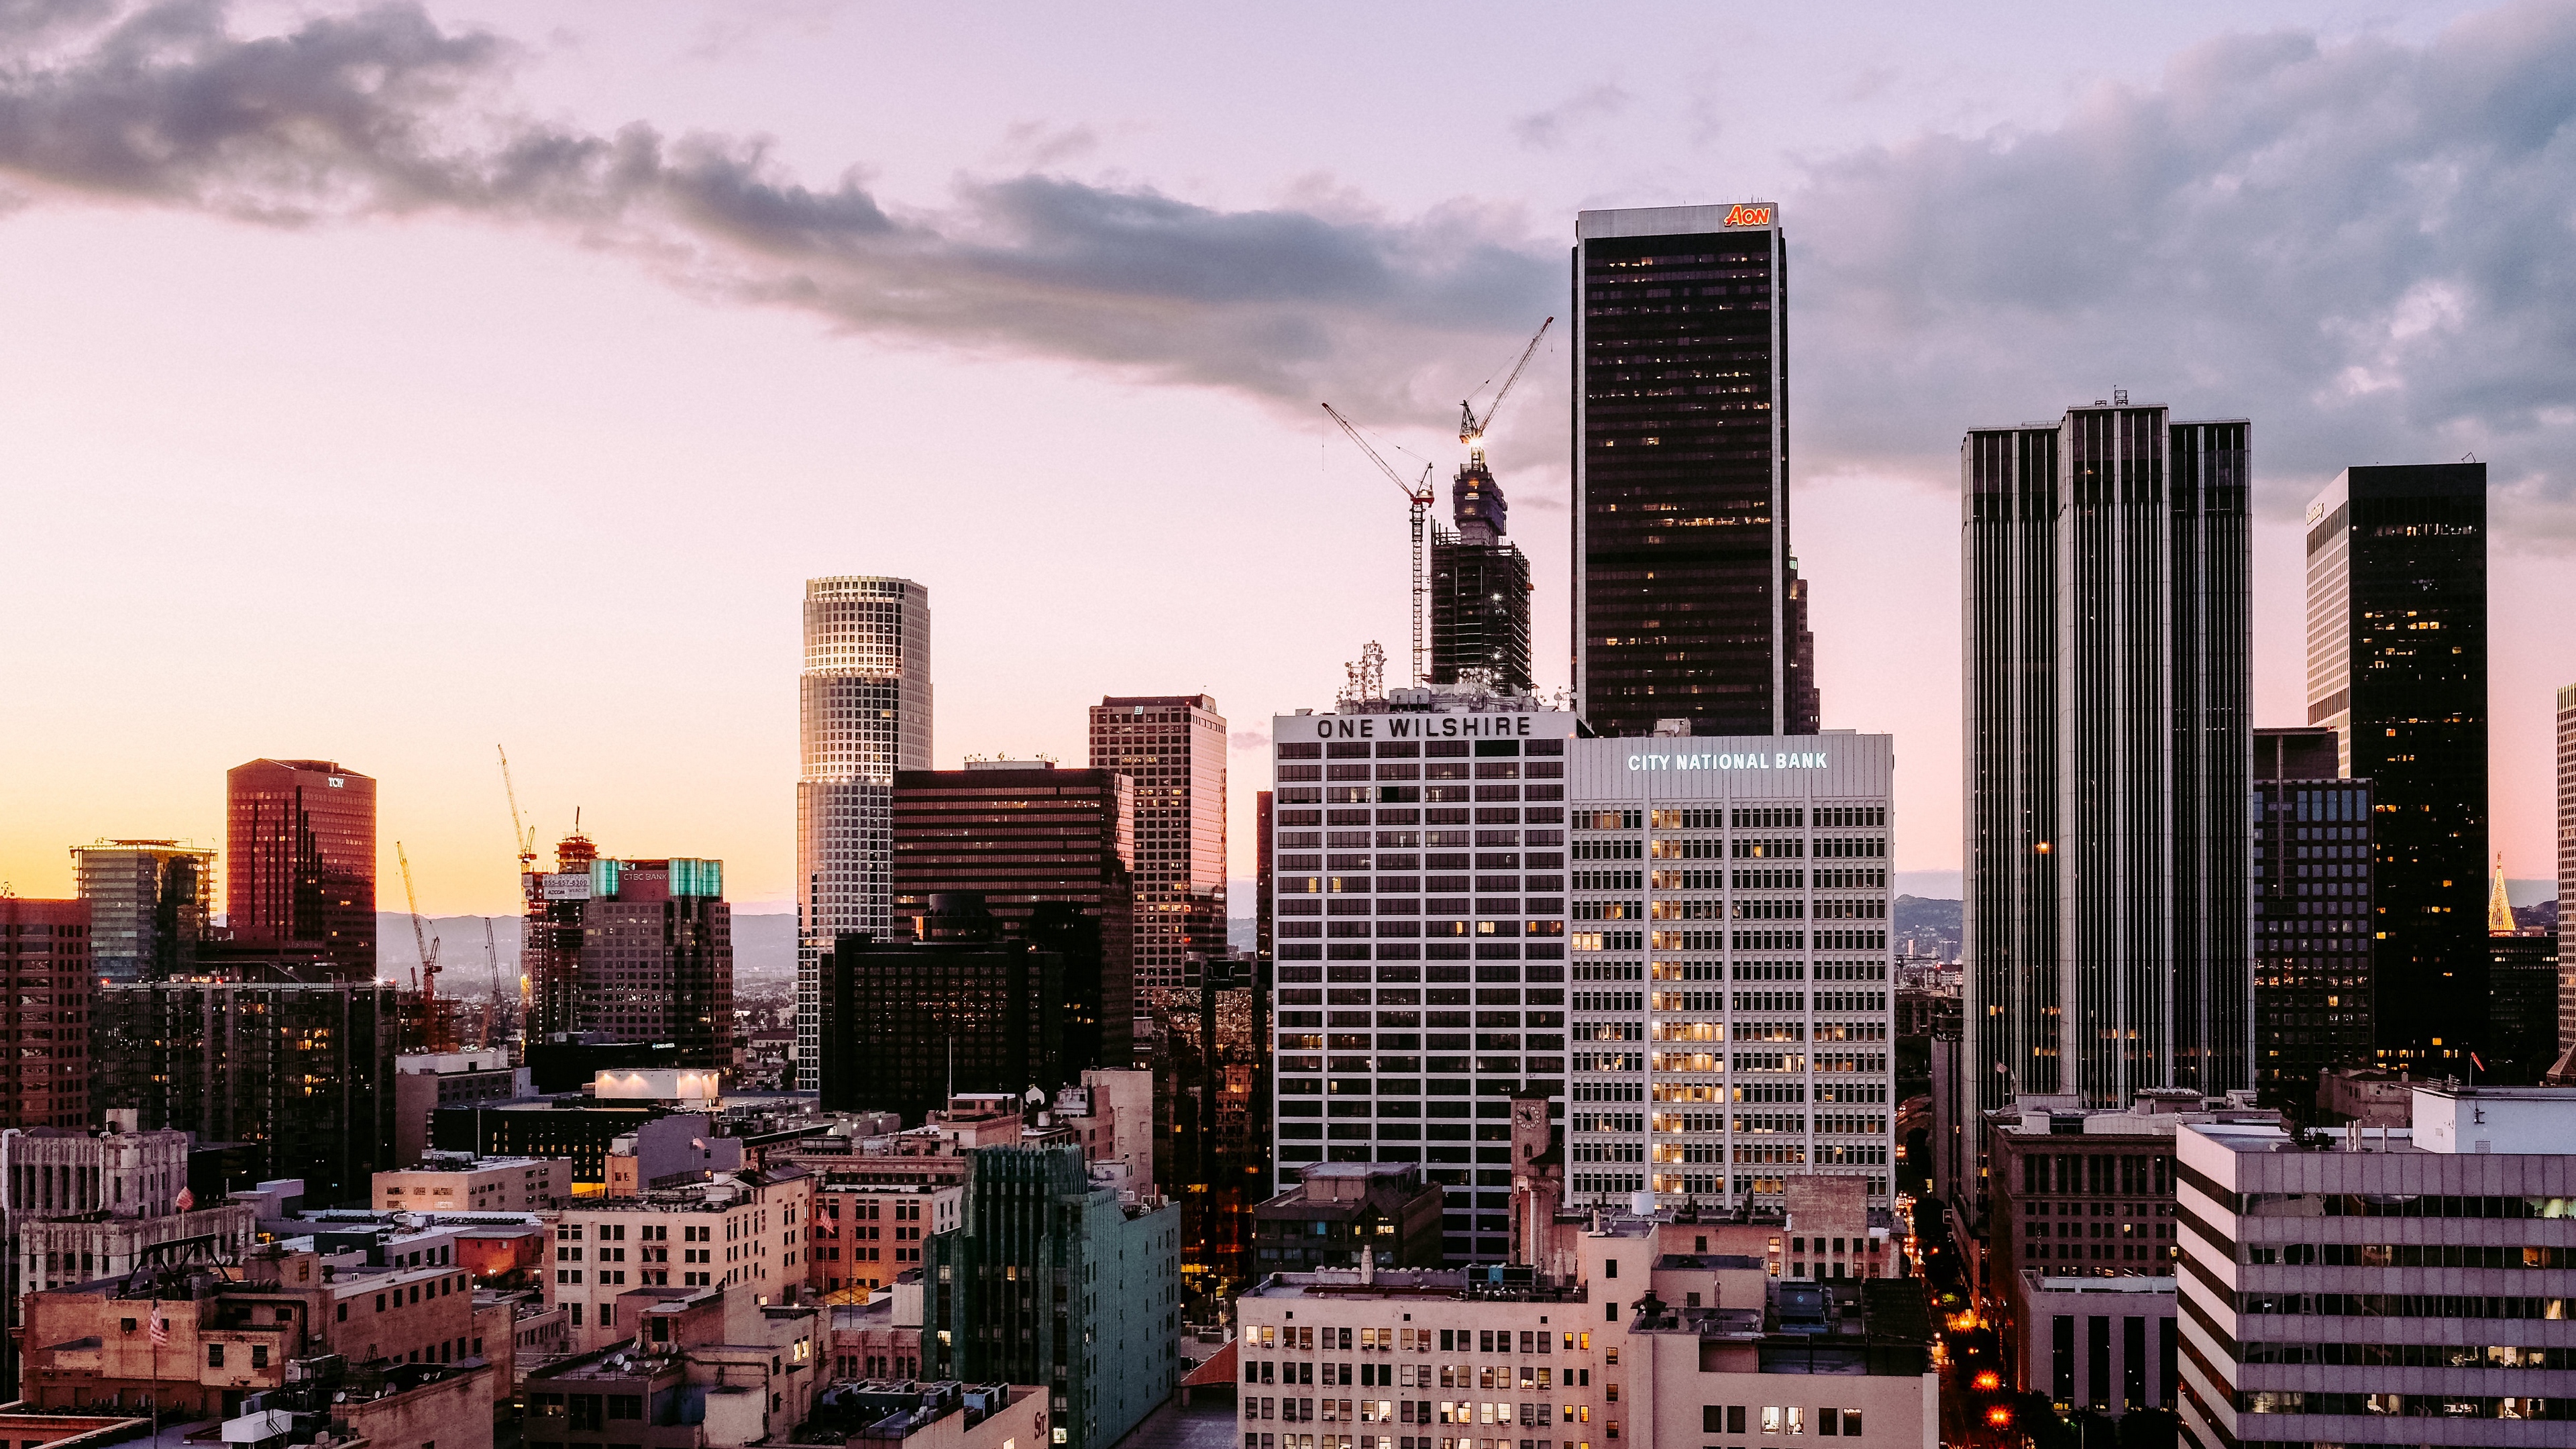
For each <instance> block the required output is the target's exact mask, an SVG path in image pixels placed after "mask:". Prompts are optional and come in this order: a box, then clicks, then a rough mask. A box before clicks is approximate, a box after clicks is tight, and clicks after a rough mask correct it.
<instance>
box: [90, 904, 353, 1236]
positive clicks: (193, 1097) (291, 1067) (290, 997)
mask: <svg viewBox="0 0 2576 1449" xmlns="http://www.w3.org/2000/svg"><path fill="white" fill-rule="evenodd" d="M235 859H236V860H238V859H239V857H238V856H236V857H235ZM371 929H372V927H371ZM372 950H373V948H372V947H370V948H369V951H370V954H371V955H372ZM396 997H397V992H396V989H395V987H394V985H393V983H391V982H389V981H388V982H381V983H380V982H376V981H373V980H361V981H324V982H303V983H296V982H253V981H244V980H187V981H152V982H136V983H133V984H130V985H122V986H119V985H110V986H102V987H99V988H97V991H96V994H95V997H94V1000H95V1002H96V1010H95V1012H94V1016H93V1021H94V1025H93V1027H92V1034H93V1036H94V1038H95V1042H94V1045H93V1047H92V1050H91V1055H90V1061H89V1065H90V1069H91V1071H92V1073H93V1077H92V1085H93V1091H94V1095H95V1097H96V1099H97V1104H98V1105H99V1106H100V1107H101V1108H110V1107H125V1108H131V1109H134V1111H135V1112H136V1114H137V1120H138V1123H139V1125H140V1126H141V1127H143V1128H144V1129H147V1130H160V1129H164V1128H169V1129H180V1130H186V1131H189V1132H193V1133H195V1134H196V1136H197V1140H198V1141H199V1142H200V1143H204V1144H212V1143H228V1144H237V1151H236V1152H235V1153H234V1154H233V1155H232V1161H233V1163H234V1164H235V1169H234V1170H237V1171H243V1172H247V1173H248V1174H249V1175H251V1176H253V1177H256V1178H284V1177H300V1178H301V1179H303V1181H304V1184H305V1189H306V1192H307V1194H308V1199H309V1200H310V1201H312V1202H315V1203H318V1204H326V1205H336V1204H343V1203H345V1204H359V1203H364V1202H366V1201H367V1199H368V1194H369V1183H370V1180H371V1179H372V1178H373V1177H374V1175H375V1174H376V1172H377V1171H378V1170H379V1169H381V1168H387V1167H393V1166H396V1165H397V1164H395V1163H392V1162H389V1161H387V1160H386V1158H387V1156H388V1155H389V1154H390V1152H391V1150H392V1147H393V1142H394V1131H395V1124H396V1121H397V1114H396V1112H395V1110H394V1103H395V1091H396V1089H397V1088H398V1086H399V1083H398V1081H397V1078H396V1073H395V1071H394V1058H395V1052H396V1050H397V1046H398V1044H399V1042H400V1041H401V1039H402V1030H403V1028H402V1021H401V1016H400V1012H399V1007H398V1004H397V1000H396Z"/></svg>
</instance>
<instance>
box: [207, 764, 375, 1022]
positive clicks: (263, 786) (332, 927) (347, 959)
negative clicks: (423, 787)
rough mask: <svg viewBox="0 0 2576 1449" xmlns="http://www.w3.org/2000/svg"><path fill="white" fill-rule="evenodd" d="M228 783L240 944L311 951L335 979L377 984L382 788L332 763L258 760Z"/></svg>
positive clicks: (232, 903) (231, 888)
mask: <svg viewBox="0 0 2576 1449" xmlns="http://www.w3.org/2000/svg"><path fill="white" fill-rule="evenodd" d="M225 783H226V794H227V796H228V807H227V818H226V822H225V838H224V853H225V856H226V857H227V859H228V861H229V865H228V867H227V870H226V873H225V876H224V909H225V914H226V918H227V923H228V924H229V925H230V927H231V929H232V934H233V938H234V939H235V940H236V941H240V942H243V943H246V944H250V945H255V946H303V947H308V948H312V949H315V950H318V951H319V952H321V954H322V957H323V959H324V961H325V963H326V966H325V969H326V970H328V971H329V972H330V974H331V975H333V976H334V977H337V978H339V979H341V980H349V981H365V980H372V979H374V977H375V974H376V782H375V781H374V780H372V779H369V778H368V777H367V776H365V775H361V774H358V773H356V772H355V771H352V770H344V769H342V768H341V767H340V766H339V765H337V764H335V763H333V762H332V761H329V760H253V761H251V762H250V763H249V764H247V765H239V766H236V767H234V768H233V770H232V771H231V772H230V773H229V774H227V775H226V777H225Z"/></svg>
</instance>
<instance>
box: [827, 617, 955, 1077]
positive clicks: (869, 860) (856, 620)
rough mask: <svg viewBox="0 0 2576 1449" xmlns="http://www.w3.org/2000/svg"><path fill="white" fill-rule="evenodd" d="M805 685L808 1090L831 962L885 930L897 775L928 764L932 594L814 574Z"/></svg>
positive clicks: (891, 898)
mask: <svg viewBox="0 0 2576 1449" xmlns="http://www.w3.org/2000/svg"><path fill="white" fill-rule="evenodd" d="M797 690H798V693H797V738H798V750H799V754H800V757H801V758H800V761H799V773H798V775H797V779H796V1061H795V1065H796V1073H797V1081H798V1083H799V1089H800V1090H803V1091H808V1092H810V1091H813V1090H815V1086H816V1083H817V1082H818V1081H819V1080H820V1076H819V1065H818V1063H817V1061H816V1053H817V1051H818V1050H819V1047H820V1042H821V1035H820V1033H821V1029H822V989H823V974H822V973H823V958H824V957H826V956H828V955H830V954H831V951H832V947H833V943H834V942H836V941H838V940H839V939H840V938H841V937H842V936H843V935H845V934H847V933H849V932H852V931H866V932H870V933H873V934H875V935H879V936H882V935H884V934H885V933H886V930H887V929H888V927H889V925H890V924H891V917H890V911H891V908H892V906H893V903H894V772H895V771H897V770H927V769H929V768H930V590H928V589H926V588H924V587H922V586H921V585H919V584H916V583H914V582H912V581H911V580H910V579H889V578H869V577H845V578H828V579H807V580H806V581H805V669H804V673H803V675H802V676H801V677H800V678H799V680H798V685H797Z"/></svg>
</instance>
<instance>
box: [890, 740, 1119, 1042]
mask: <svg viewBox="0 0 2576 1449" xmlns="http://www.w3.org/2000/svg"><path fill="white" fill-rule="evenodd" d="M1134 793H1135V787H1134V783H1133V782H1132V781H1130V780H1129V779H1128V778H1127V777H1126V776H1124V775H1122V774H1119V773H1118V772H1117V771H1115V770H1059V769H1057V768H1056V767H1055V766H1054V765H1052V764H1050V763H1048V762H1047V761H1044V760H977V761H969V762H967V765H966V768H965V769H962V770H902V771H898V772H896V774H895V777H894V906H893V911H894V915H893V925H892V929H891V931H890V932H889V934H890V935H891V936H892V938H893V939H894V940H896V941H898V942H900V941H904V940H908V939H910V938H911V937H912V936H913V935H914V934H915V930H914V924H913V923H914V922H915V921H916V920H918V919H919V918H920V917H921V916H922V914H923V913H924V912H926V911H927V910H928V909H929V908H930V901H931V899H932V897H934V896H940V895H950V894H955V893H958V892H972V893H974V894H976V895H980V896H982V897H983V898H984V907H985V909H986V910H987V911H989V912H991V914H992V916H993V918H994V919H995V920H996V921H998V922H1000V923H1001V927H1002V929H1003V931H1004V932H1006V933H1007V934H1010V935H1015V936H1019V937H1021V938H1023V939H1025V940H1027V941H1028V942H1030V943H1031V944H1032V945H1034V946H1036V947H1037V948H1038V949H1039V950H1041V951H1053V952H1055V953H1056V954H1057V955H1059V956H1061V957H1063V958H1064V984H1065V993H1066V998H1065V1004H1064V1008H1065V1022H1064V1050H1065V1062H1064V1069H1065V1071H1067V1072H1069V1073H1070V1072H1079V1071H1082V1070H1084V1069H1086V1068H1090V1067H1115V1068H1124V1067H1126V1066H1127V1065H1128V1062H1129V1060H1130V1058H1131V1056H1132V1055H1133V1052H1134V1040H1133V1037H1134V1027H1135V1008H1136V1001H1135V998H1136V989H1135V969H1136V967H1135V946H1134V941H1133V933H1134V931H1135V914H1136V908H1135V884H1134V880H1133V878H1132V876H1131V875H1130V874H1129V870H1128V863H1129V861H1130V860H1131V859H1132V858H1133V856H1134V852H1135V832H1136V822H1135V816H1136V804H1135V798H1134Z"/></svg>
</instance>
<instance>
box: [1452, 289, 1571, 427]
mask: <svg viewBox="0 0 2576 1449" xmlns="http://www.w3.org/2000/svg"><path fill="white" fill-rule="evenodd" d="M1555 325H1556V319H1555V318H1553V317H1550V318H1548V319H1547V320H1546V321H1544V322H1541V323H1540V324H1538V331H1537V332H1535V333H1533V334H1532V335H1531V337H1530V340H1529V346H1527V347H1524V348H1522V349H1521V357H1520V361H1518V362H1515V363H1513V364H1512V371H1511V375H1510V376H1508V377H1506V378H1504V379H1503V385H1502V387H1501V388H1500V389H1499V390H1497V391H1496V392H1495V394H1494V400H1493V401H1492V402H1489V403H1487V404H1485V415H1484V416H1483V417H1482V418H1479V417H1477V416H1476V410H1475V409H1473V408H1471V407H1469V406H1467V404H1466V403H1465V402H1463V401H1461V402H1460V403H1459V404H1458V441H1459V442H1462V443H1465V444H1466V445H1468V446H1469V447H1471V448H1481V447H1482V446H1483V444H1484V441H1485V431H1486V429H1488V428H1491V427H1492V426H1493V425H1494V414H1495V413H1498V412H1500V411H1502V407H1503V399H1504V398H1507V397H1509V396H1511V395H1512V384H1513V383H1516V382H1518V381H1520V380H1521V371H1522V369H1524V368H1526V367H1528V366H1529V360H1530V358H1532V357H1533V356H1535V355H1537V353H1538V345H1539V343H1540V341H1541V340H1542V339H1544V338H1545V337H1546V336H1547V329H1549V328H1550V327H1553V326H1555Z"/></svg>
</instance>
